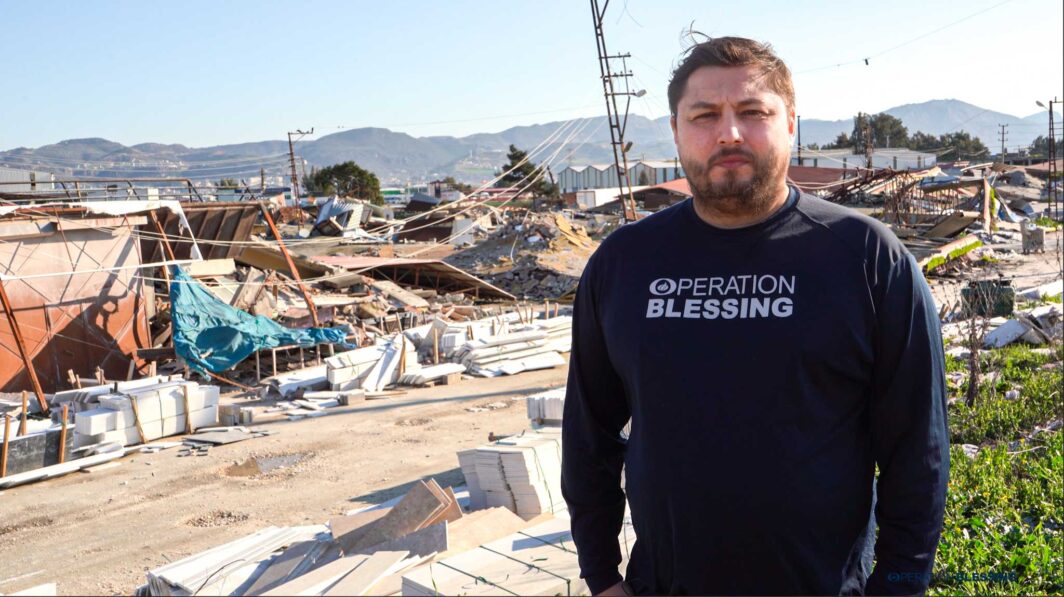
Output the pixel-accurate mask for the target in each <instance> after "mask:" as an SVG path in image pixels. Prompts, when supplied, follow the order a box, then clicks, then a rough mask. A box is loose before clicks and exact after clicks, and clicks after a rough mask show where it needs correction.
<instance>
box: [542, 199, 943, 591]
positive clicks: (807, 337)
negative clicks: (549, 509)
mask: <svg viewBox="0 0 1064 597" xmlns="http://www.w3.org/2000/svg"><path fill="white" fill-rule="evenodd" d="M569 366H570V371H569V385H568V392H567V395H566V400H565V413H564V419H563V442H562V445H563V461H562V490H563V494H564V496H565V499H566V501H567V502H568V505H569V511H570V514H571V516H572V532H573V539H574V541H575V542H576V545H577V549H578V552H579V559H580V566H581V569H582V576H583V577H584V578H585V579H586V580H587V582H588V585H589V587H590V589H591V590H592V591H594V592H598V591H601V590H603V589H605V588H607V587H609V586H611V585H612V584H614V583H616V582H618V581H620V580H621V575H620V573H619V572H618V565H619V563H620V562H621V554H620V547H619V545H618V541H617V536H618V533H619V531H620V526H621V522H622V517H623V513H624V507H625V498H626V494H627V500H628V503H629V505H630V507H631V515H632V523H633V525H634V528H635V534H636V537H637V539H636V542H635V544H634V547H632V551H631V553H630V560H629V565H628V569H627V574H626V576H625V578H626V580H627V581H628V583H629V584H630V585H631V587H632V588H633V589H634V590H635V591H636V592H637V593H640V594H647V593H649V594H692V593H697V594H840V593H842V594H861V593H866V594H914V593H920V592H923V591H925V590H926V588H927V584H928V580H929V575H930V573H931V570H932V565H933V562H934V555H935V548H936V546H937V544H938V540H939V535H940V533H941V527H942V517H943V510H944V506H945V494H946V485H947V482H948V477H949V439H948V433H947V427H946V398H945V372H944V357H943V349H942V341H941V336H940V331H939V322H938V317H937V313H936V311H935V308H934V302H933V301H932V299H931V295H930V292H929V290H928V287H927V284H926V282H925V281H924V279H923V277H922V275H921V272H920V270H919V268H918V266H917V265H916V263H915V262H914V260H913V258H912V256H911V255H909V253H908V252H907V251H906V250H905V248H904V247H903V246H902V244H901V243H900V242H899V241H898V240H897V239H896V238H895V237H894V235H893V234H892V233H891V232H890V231H889V230H888V229H887V228H886V227H885V226H883V225H882V224H881V223H879V222H877V221H875V220H873V219H871V218H867V217H864V216H862V215H860V214H857V213H856V212H853V211H851V210H848V209H846V208H842V207H839V206H836V205H833V204H831V203H828V202H826V201H823V200H820V199H818V198H815V197H812V196H809V195H801V196H798V194H797V191H795V190H794V189H792V199H791V201H789V202H788V204H787V205H786V206H785V207H783V208H782V209H780V210H779V211H778V212H776V213H775V214H773V215H772V216H771V217H770V218H769V219H767V220H766V221H764V222H761V223H758V224H756V225H753V226H749V227H745V228H739V229H721V228H716V227H713V226H710V225H709V224H707V223H705V222H704V221H702V220H701V219H700V218H699V217H698V215H697V214H696V213H695V211H694V207H693V205H692V203H691V201H690V200H688V201H685V202H683V203H680V204H677V205H674V206H672V207H670V208H668V209H665V210H663V211H661V212H659V213H657V214H655V215H652V216H650V217H648V218H646V219H644V220H642V221H640V222H638V223H635V224H630V225H626V226H624V227H622V228H620V229H618V230H617V231H615V232H614V233H613V234H611V235H610V236H609V237H608V238H607V239H606V240H605V241H604V242H603V243H602V245H601V246H600V248H599V249H598V251H596V253H595V255H594V256H593V257H592V258H591V260H590V262H589V263H588V266H587V268H586V270H585V271H584V274H583V278H582V279H581V282H580V287H579V290H578V292H577V298H576V305H575V321H574V328H573V350H572V356H571V360H570V364H569ZM629 417H630V418H631V424H632V426H631V433H630V436H629V438H628V439H627V440H624V439H622V438H621V435H620V432H621V430H622V428H623V427H624V425H625V423H626V422H627V421H628V419H629ZM877 465H878V467H879V477H878V480H877V482H876V483H875V487H873V481H874V475H875V467H876V466H877ZM622 466H623V467H624V470H625V489H624V490H623V491H622V489H621V483H620V478H621V470H622ZM873 491H875V507H874V516H873V496H874V494H873ZM877 526H878V536H877V535H876V527H877ZM873 543H874V553H875V557H876V563H875V568H874V570H872V569H870V568H871V561H870V560H871V546H872V544H873Z"/></svg>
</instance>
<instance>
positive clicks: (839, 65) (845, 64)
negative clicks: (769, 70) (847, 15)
mask: <svg viewBox="0 0 1064 597" xmlns="http://www.w3.org/2000/svg"><path fill="white" fill-rule="evenodd" d="M1012 1H1013V0H1004V2H999V3H997V4H995V5H993V6H990V7H988V8H984V9H983V10H980V11H978V12H973V13H972V14H970V15H968V16H965V17H961V18H960V19H957V20H956V21H952V22H950V23H947V24H945V25H943V26H941V27H939V28H937V29H933V30H931V31H928V32H927V33H923V34H921V35H918V36H916V37H913V38H911V39H908V40H906V41H903V42H901V43H900V44H897V45H895V46H891V47H889V48H887V49H885V50H882V51H880V52H877V53H875V54H871V55H869V56H866V57H864V58H858V59H855V60H850V61H847V62H839V63H837V64H828V65H824V66H819V67H817V68H811V69H807V70H802V71H797V72H795V73H794V74H796V75H801V74H805V73H811V72H816V71H821V70H826V69H829V68H838V67H842V66H848V65H851V64H860V63H862V62H863V63H864V64H865V66H870V65H869V61H870V60H871V59H873V58H879V57H880V56H883V55H885V54H889V53H890V52H893V51H895V50H899V49H901V48H904V47H905V46H907V45H909V44H912V43H915V42H918V41H920V40H921V39H924V38H926V37H930V36H932V35H934V34H936V33H938V32H940V31H943V30H945V29H949V28H950V27H953V26H954V25H959V24H960V23H963V22H964V21H967V20H968V19H971V18H974V17H977V16H979V15H981V14H983V13H985V12H989V11H991V10H994V9H995V8H998V7H1000V6H1004V5H1006V4H1008V3H1010V2H1012Z"/></svg>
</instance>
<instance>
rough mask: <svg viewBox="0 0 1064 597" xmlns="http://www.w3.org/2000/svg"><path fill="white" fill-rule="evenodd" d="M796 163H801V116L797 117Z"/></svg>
mask: <svg viewBox="0 0 1064 597" xmlns="http://www.w3.org/2000/svg"><path fill="white" fill-rule="evenodd" d="M798 165H799V166H801V165H802V117H801V116H799V117H798Z"/></svg>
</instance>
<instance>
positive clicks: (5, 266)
mask: <svg viewBox="0 0 1064 597" xmlns="http://www.w3.org/2000/svg"><path fill="white" fill-rule="evenodd" d="M12 221H14V223H15V224H17V228H25V225H26V222H27V220H26V219H24V218H19V219H17V220H6V219H5V220H0V241H2V242H0V273H3V274H4V275H5V276H35V275H39V274H46V273H54V272H68V271H76V272H88V273H81V274H75V275H56V276H45V277H34V278H32V279H25V280H20V279H8V280H5V281H4V288H5V289H6V291H7V294H8V296H9V297H10V300H11V303H12V310H13V312H14V315H15V318H16V320H17V322H18V325H19V328H20V329H21V330H22V334H23V337H24V338H25V340H26V344H27V349H28V352H29V354H30V355H32V363H33V366H34V369H35V370H36V372H37V375H38V376H39V377H40V381H41V385H42V387H43V388H44V391H46V392H54V391H57V390H62V389H67V382H66V371H67V369H73V370H74V372H75V373H76V374H78V375H80V376H82V377H91V376H92V372H93V371H95V368H96V367H97V366H99V367H101V368H102V369H103V370H104V372H105V374H106V375H107V377H109V378H117V379H125V377H126V374H127V372H128V367H129V362H130V359H131V358H133V357H132V355H134V354H135V352H134V351H136V350H137V349H138V348H145V347H148V346H150V345H151V340H150V338H149V337H148V318H147V311H146V309H147V305H146V304H145V302H144V299H143V296H144V293H143V280H142V279H141V278H140V277H139V276H138V275H137V272H138V270H136V269H124V270H120V271H96V270H101V269H106V268H116V267H127V268H128V267H131V266H137V265H139V264H140V263H142V260H141V255H140V244H139V243H138V242H137V240H136V238H135V236H134V234H133V230H134V226H133V225H132V224H129V225H127V226H125V227H111V228H102V227H92V226H93V222H94V221H95V219H94V218H92V217H78V218H77V222H78V225H70V226H64V222H67V220H66V219H65V218H64V219H59V220H58V225H56V226H55V228H54V229H51V228H49V227H48V226H46V225H45V224H47V223H48V222H53V223H54V222H56V221H57V219H56V218H54V217H53V218H30V219H29V220H28V222H30V223H37V224H39V225H40V228H41V230H42V233H41V234H38V235H36V236H30V237H27V236H25V235H22V236H21V237H20V238H17V239H15V237H8V236H7V234H6V233H5V231H6V230H11V231H13V232H16V234H17V228H10V226H9V224H10V223H11V222H12ZM99 223H100V224H101V225H108V226H115V222H114V218H100V219H99ZM71 224H72V223H71ZM140 364H142V363H140V362H137V365H140ZM27 389H30V382H29V376H28V374H27V372H26V371H25V368H24V366H23V362H22V359H21V358H20V356H19V354H18V350H17V348H16V346H15V344H14V340H13V335H12V332H11V329H10V326H9V324H8V323H7V319H6V317H3V318H0V390H2V391H7V392H14V391H20V390H27Z"/></svg>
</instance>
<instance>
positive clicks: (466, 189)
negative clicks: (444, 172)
mask: <svg viewBox="0 0 1064 597" xmlns="http://www.w3.org/2000/svg"><path fill="white" fill-rule="evenodd" d="M441 182H443V183H444V184H448V185H451V188H453V189H457V190H458V191H460V192H461V193H464V194H466V195H468V194H470V193H472V192H473V190H474V189H473V185H471V184H465V183H463V182H458V181H457V180H455V179H454V177H453V176H448V177H447V178H444V179H443V180H442V181H441Z"/></svg>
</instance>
